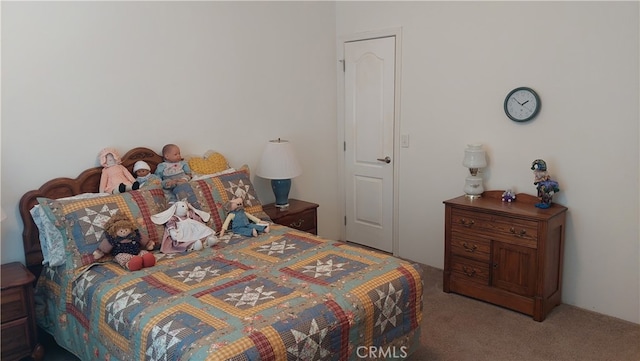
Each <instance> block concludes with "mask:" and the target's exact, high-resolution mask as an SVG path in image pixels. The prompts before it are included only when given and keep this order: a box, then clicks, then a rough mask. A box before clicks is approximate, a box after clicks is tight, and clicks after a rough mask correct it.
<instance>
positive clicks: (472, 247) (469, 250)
mask: <svg viewBox="0 0 640 361" xmlns="http://www.w3.org/2000/svg"><path fill="white" fill-rule="evenodd" d="M462 247H464V250H465V251H467V252H471V253H473V252H475V251H476V249H478V246H477V245H475V244H474V245H473V246H469V244H468V243H467V242H464V243H462Z"/></svg>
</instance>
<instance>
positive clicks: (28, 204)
mask: <svg viewBox="0 0 640 361" xmlns="http://www.w3.org/2000/svg"><path fill="white" fill-rule="evenodd" d="M139 160H144V161H145V162H147V163H149V166H151V171H152V172H153V171H155V169H156V166H157V165H158V163H160V162H162V157H161V156H160V155H159V154H157V153H156V152H154V151H153V150H151V149H149V148H144V147H138V148H133V149H131V150H130V151H128V152H127V153H126V154H125V155H124V156H122V165H123V166H125V167H126V168H127V169H129V171H130V172H132V171H133V165H134V164H135V162H137V161H139ZM132 173H133V172H132ZM101 175H102V167H94V168H89V169H87V170H85V171H83V172H82V173H80V175H79V176H78V177H77V178H75V179H72V178H55V179H52V180H50V181H48V182H46V183H44V184H43V185H42V186H41V187H40V188H38V189H35V190H32V191H29V192H27V193H25V194H24V195H23V196H22V198H20V204H19V209H20V217H22V223H23V224H24V230H23V231H22V242H23V244H24V258H25V263H26V265H27V268H28V269H29V270H30V271H31V272H33V274H34V275H36V277H38V276H39V275H40V271H41V270H42V260H43V257H42V249H41V248H40V237H39V233H38V227H37V226H36V224H35V223H34V222H33V219H32V218H31V213H29V211H30V210H31V208H33V206H34V205H36V204H38V197H45V198H52V199H56V198H63V197H70V196H75V195H78V194H82V193H97V192H98V188H99V186H100V177H101Z"/></svg>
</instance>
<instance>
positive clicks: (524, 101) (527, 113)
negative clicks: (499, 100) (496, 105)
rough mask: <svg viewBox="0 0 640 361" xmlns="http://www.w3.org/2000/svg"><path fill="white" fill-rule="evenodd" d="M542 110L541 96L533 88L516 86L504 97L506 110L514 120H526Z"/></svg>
mask: <svg viewBox="0 0 640 361" xmlns="http://www.w3.org/2000/svg"><path fill="white" fill-rule="evenodd" d="M539 111H540V98H539V97H538V94H537V93H536V92H535V91H534V90H533V89H531V88H527V87H519V88H515V89H513V90H512V91H510V92H509V94H507V97H506V98H505V99H504V112H505V113H506V114H507V116H508V117H509V119H511V120H513V121H514V122H526V121H528V120H531V119H533V118H535V116H536V115H538V112H539Z"/></svg>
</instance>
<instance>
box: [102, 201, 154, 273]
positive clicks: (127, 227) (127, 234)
mask: <svg viewBox="0 0 640 361" xmlns="http://www.w3.org/2000/svg"><path fill="white" fill-rule="evenodd" d="M104 230H105V238H104V239H103V240H102V241H101V242H100V244H99V245H98V249H96V250H95V251H94V252H93V259H95V260H99V259H100V258H102V257H103V256H104V255H105V254H107V253H111V254H112V255H113V257H114V258H115V260H116V262H118V264H120V266H122V267H123V268H125V269H128V270H130V271H137V270H140V269H142V268H143V267H151V266H153V265H155V264H156V257H155V256H154V255H153V253H150V252H149V251H151V250H153V247H154V246H155V242H153V241H146V242H143V241H142V237H140V231H138V229H137V228H136V226H135V223H133V222H132V221H131V220H130V219H129V218H128V217H127V216H126V215H124V214H120V213H116V214H115V215H113V216H112V217H111V218H109V220H108V221H107V222H106V223H105V224H104ZM142 247H144V248H145V249H142Z"/></svg>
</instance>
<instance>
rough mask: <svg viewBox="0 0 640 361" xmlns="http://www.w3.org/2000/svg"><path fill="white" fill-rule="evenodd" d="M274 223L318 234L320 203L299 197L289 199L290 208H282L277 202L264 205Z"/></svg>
mask: <svg viewBox="0 0 640 361" xmlns="http://www.w3.org/2000/svg"><path fill="white" fill-rule="evenodd" d="M262 208H263V210H264V211H265V213H267V215H268V216H269V218H271V220H272V221H273V222H274V223H277V224H282V225H283V226H287V227H291V228H295V229H298V230H301V231H305V232H309V233H313V234H316V235H317V234H318V205H317V204H315V203H311V202H305V201H301V200H298V199H289V208H287V209H284V210H281V209H280V208H278V207H276V205H275V203H270V204H267V205H265V206H264V207H262Z"/></svg>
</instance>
